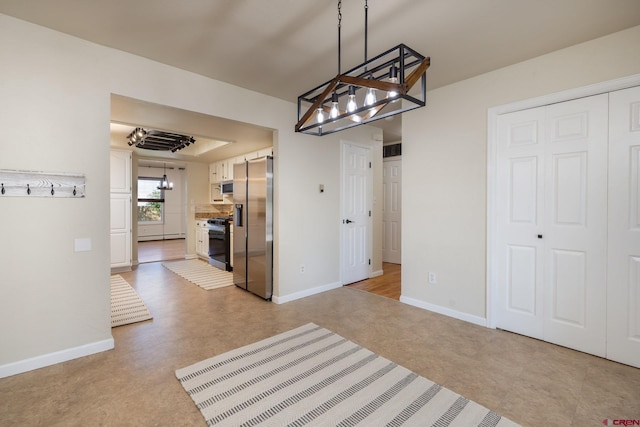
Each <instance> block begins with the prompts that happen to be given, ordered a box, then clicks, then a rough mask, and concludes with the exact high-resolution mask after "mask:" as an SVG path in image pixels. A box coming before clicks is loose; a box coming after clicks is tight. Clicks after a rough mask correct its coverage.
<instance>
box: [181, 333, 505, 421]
mask: <svg viewBox="0 0 640 427" xmlns="http://www.w3.org/2000/svg"><path fill="white" fill-rule="evenodd" d="M176 376H177V378H178V380H179V381H180V383H181V384H182V386H183V387H184V389H185V390H186V391H187V393H188V394H189V396H191V398H192V399H193V401H194V402H195V404H196V406H197V407H198V409H199V410H200V412H201V413H202V415H203V416H204V418H205V420H206V422H207V424H208V425H216V426H234V427H235V426H258V425H259V426H367V427H369V426H401V425H406V426H420V427H423V426H432V425H433V426H448V425H452V426H454V425H455V426H465V427H467V426H483V427H488V426H517V424H515V423H513V422H512V421H510V420H508V419H506V418H503V417H501V416H500V415H498V414H496V413H495V412H492V411H490V410H488V409H487V408H485V407H483V406H481V405H479V404H477V403H475V402H473V401H470V400H469V399H466V398H464V397H462V396H460V395H459V394H456V393H454V392H452V391H451V390H448V389H446V388H444V387H442V386H440V385H438V384H435V383H433V382H431V381H429V380H428V379H426V378H424V377H421V376H419V375H417V374H415V373H413V372H411V371H409V370H408V369H406V368H403V367H402V366H399V365H396V364H395V363H393V362H391V361H389V360H387V359H384V358H382V357H380V356H378V355H377V354H375V353H372V352H371V351H369V350H367V349H365V348H363V347H360V346H358V345H356V344H354V343H352V342H350V341H348V340H346V339H344V338H342V337H341V336H339V335H336V334H334V333H333V332H331V331H328V330H326V329H323V328H321V327H319V326H317V325H314V324H313V323H309V324H307V325H305V326H302V327H299V328H297V329H293V330H291V331H289V332H285V333H282V334H279V335H276V336H273V337H271V338H268V339H266V340H263V341H259V342H257V343H254V344H251V345H248V346H245V347H242V348H239V349H237V350H233V351H230V352H227V353H224V354H221V355H219V356H215V357H212V358H210V359H207V360H204V361H202V362H199V363H196V364H194V365H191V366H188V367H186V368H183V369H179V370H177V371H176Z"/></svg>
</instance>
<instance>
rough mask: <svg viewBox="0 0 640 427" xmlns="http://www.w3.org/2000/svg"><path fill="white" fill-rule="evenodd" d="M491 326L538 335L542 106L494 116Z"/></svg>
mask: <svg viewBox="0 0 640 427" xmlns="http://www.w3.org/2000/svg"><path fill="white" fill-rule="evenodd" d="M498 132H499V136H498V159H497V164H498V170H497V177H496V181H497V186H498V188H497V194H498V197H497V206H496V212H497V221H496V222H497V229H496V248H497V250H496V251H495V255H494V256H495V257H496V266H497V269H496V271H497V281H498V289H497V295H496V299H497V301H496V312H495V314H496V326H497V327H498V328H502V329H507V330H510V331H513V332H517V333H520V334H523V335H527V336H530V337H534V338H539V339H542V338H543V317H542V315H543V311H542V299H543V296H544V294H543V285H544V283H543V276H544V274H543V272H544V271H543V262H542V243H543V242H542V240H541V239H538V237H537V236H538V234H541V233H542V232H543V224H542V217H543V212H544V206H543V205H544V193H543V185H544V181H543V177H544V176H543V169H542V167H543V162H542V160H543V157H544V140H543V138H544V107H541V108H534V109H531V110H524V111H518V112H515V113H511V114H505V115H502V116H500V117H499V118H498Z"/></svg>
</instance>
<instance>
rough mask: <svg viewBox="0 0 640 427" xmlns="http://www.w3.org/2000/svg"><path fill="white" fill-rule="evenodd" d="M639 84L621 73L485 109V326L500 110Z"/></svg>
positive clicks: (492, 271) (489, 312) (490, 322)
mask: <svg viewBox="0 0 640 427" xmlns="http://www.w3.org/2000/svg"><path fill="white" fill-rule="evenodd" d="M639 85H640V74H633V75H631V76H627V77H622V78H618V79H614V80H608V81H604V82H600V83H595V84H592V85H588V86H582V87H578V88H573V89H568V90H565V91H561V92H555V93H550V94H547V95H542V96H538V97H535V98H530V99H525V100H522V101H516V102H512V103H509V104H503V105H498V106H495V107H491V108H489V109H488V110H487V224H486V227H487V242H486V243H487V248H486V250H487V266H486V267H487V268H486V271H487V273H486V274H487V276H486V278H485V280H486V295H487V299H486V308H485V311H486V316H487V319H486V320H487V327H489V328H492V329H495V328H496V320H495V315H494V312H495V310H496V309H497V308H496V307H495V304H496V302H495V300H496V298H494V296H495V294H496V293H497V287H498V286H497V283H496V276H497V274H496V271H497V267H496V258H497V257H496V256H494V254H495V253H496V252H497V248H496V247H495V245H496V241H495V240H496V239H495V232H496V230H497V224H496V214H497V209H496V201H497V195H498V192H497V184H498V183H497V180H496V176H497V171H496V168H497V166H498V165H497V154H498V153H497V146H498V117H499V116H500V115H502V114H507V113H513V112H516V111H522V110H528V109H530V108H536V107H542V106H546V105H551V104H557V103H560V102H566V101H571V100H574V99H578V98H584V97H587V96H593V95H599V94H603V93H609V92H614V91H617V90H622V89H628V88H630V87H634V86H639Z"/></svg>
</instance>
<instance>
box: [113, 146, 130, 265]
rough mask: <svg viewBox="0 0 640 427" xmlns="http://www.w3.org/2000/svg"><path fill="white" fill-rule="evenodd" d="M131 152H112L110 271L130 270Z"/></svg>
mask: <svg viewBox="0 0 640 427" xmlns="http://www.w3.org/2000/svg"><path fill="white" fill-rule="evenodd" d="M131 175H132V173H131V151H127V150H111V153H110V181H111V184H110V189H111V191H110V216H109V218H110V236H111V239H110V256H111V268H115V269H118V270H119V271H125V270H128V269H131V258H132V257H131V252H132V250H131V217H132V201H131V200H132V193H131Z"/></svg>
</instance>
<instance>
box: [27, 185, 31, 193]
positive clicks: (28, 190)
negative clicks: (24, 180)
mask: <svg viewBox="0 0 640 427" xmlns="http://www.w3.org/2000/svg"><path fill="white" fill-rule="evenodd" d="M27 194H31V188H29V184H27Z"/></svg>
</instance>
